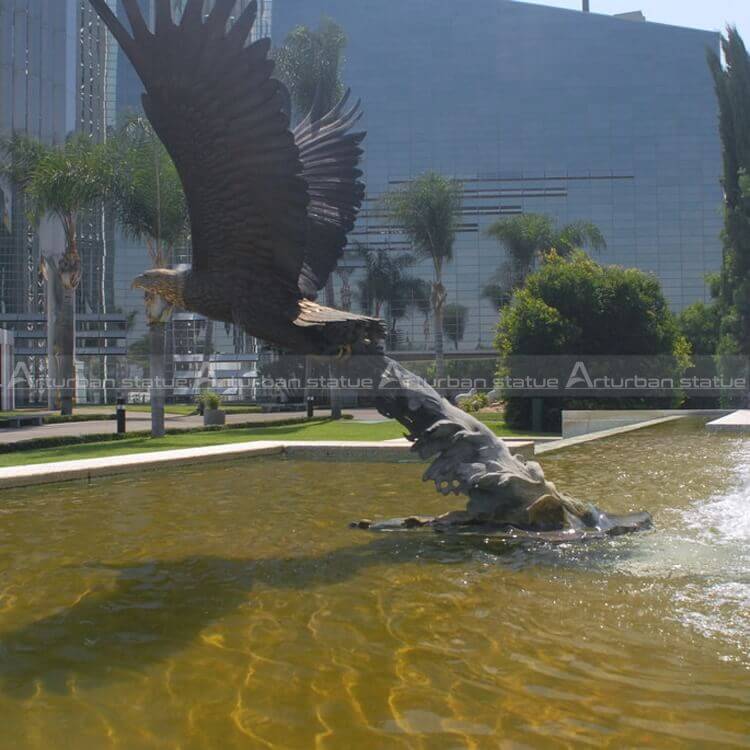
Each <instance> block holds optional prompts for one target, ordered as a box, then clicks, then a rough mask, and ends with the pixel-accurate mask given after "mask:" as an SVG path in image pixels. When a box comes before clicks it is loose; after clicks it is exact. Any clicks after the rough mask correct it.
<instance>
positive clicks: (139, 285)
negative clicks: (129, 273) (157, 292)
mask: <svg viewBox="0 0 750 750" xmlns="http://www.w3.org/2000/svg"><path fill="white" fill-rule="evenodd" d="M130 288H131V289H145V288H146V278H145V276H136V277H135V278H134V279H133V283H132V284H131V285H130Z"/></svg>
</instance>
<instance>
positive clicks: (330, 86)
mask: <svg viewBox="0 0 750 750" xmlns="http://www.w3.org/2000/svg"><path fill="white" fill-rule="evenodd" d="M346 44H347V40H346V33H345V32H344V30H343V29H342V28H341V26H339V25H338V24H337V23H336V22H335V21H333V20H332V19H330V18H324V19H323V20H322V21H321V23H320V27H319V28H318V30H317V31H313V30H312V29H309V28H307V27H306V26H298V27H297V28H295V29H293V30H292V31H291V32H290V34H289V35H288V36H287V38H286V39H285V40H284V43H283V45H282V46H281V47H279V48H278V49H277V50H276V51H275V53H274V58H275V61H276V76H277V77H278V79H279V80H280V81H281V82H282V83H284V84H285V85H286V87H287V88H288V89H289V93H290V94H291V97H292V104H293V107H294V115H295V119H296V120H299V119H301V118H302V117H305V116H306V115H307V113H308V112H310V111H311V110H312V108H313V105H315V107H316V112H315V113H314V114H315V115H317V116H321V115H323V114H325V113H326V112H329V111H330V110H332V109H333V107H334V106H335V105H336V104H337V103H338V101H339V100H340V99H341V97H342V96H343V94H344V84H343V82H342V80H341V67H342V64H343V61H344V50H345V49H346Z"/></svg>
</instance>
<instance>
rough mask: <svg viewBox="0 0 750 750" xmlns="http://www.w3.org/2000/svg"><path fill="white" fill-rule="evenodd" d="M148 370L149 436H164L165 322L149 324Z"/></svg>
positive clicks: (157, 321)
mask: <svg viewBox="0 0 750 750" xmlns="http://www.w3.org/2000/svg"><path fill="white" fill-rule="evenodd" d="M148 332H149V339H150V354H149V372H150V375H151V437H164V435H165V434H166V424H165V402H166V398H165V395H166V394H165V385H166V360H165V350H166V346H165V343H166V324H165V323H163V322H161V321H160V320H155V321H153V322H151V323H150V324H149V328H148Z"/></svg>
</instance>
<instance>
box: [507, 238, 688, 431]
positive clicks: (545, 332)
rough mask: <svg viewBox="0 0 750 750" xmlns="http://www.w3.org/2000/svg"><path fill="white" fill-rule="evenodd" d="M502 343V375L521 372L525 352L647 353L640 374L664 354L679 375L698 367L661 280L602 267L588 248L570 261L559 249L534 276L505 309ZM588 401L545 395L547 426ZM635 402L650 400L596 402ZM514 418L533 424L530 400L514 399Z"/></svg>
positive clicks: (521, 424)
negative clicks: (517, 368) (518, 359)
mask: <svg viewBox="0 0 750 750" xmlns="http://www.w3.org/2000/svg"><path fill="white" fill-rule="evenodd" d="M496 346H497V348H498V350H499V352H500V355H501V357H502V358H503V363H502V365H501V374H503V375H511V376H513V375H514V374H516V375H518V373H514V372H513V363H512V360H510V359H509V358H511V357H514V356H519V355H539V356H542V355H546V356H549V355H591V356H596V355H599V356H601V355H605V356H607V357H610V356H614V355H621V356H639V357H643V358H644V360H643V363H642V365H643V368H644V369H643V370H642V371H641V372H639V375H645V374H646V373H647V372H648V368H649V366H650V365H651V362H652V361H656V360H657V358H658V361H656V364H657V365H662V364H663V363H664V358H665V357H666V359H667V361H668V362H670V363H671V366H672V368H673V373H672V374H677V373H682V372H684V370H685V368H687V367H688V365H689V364H690V362H689V353H690V347H689V344H688V342H687V341H686V340H685V338H684V337H683V336H682V335H681V333H680V330H679V327H678V324H677V320H676V319H675V316H674V315H673V314H672V313H671V312H670V310H669V307H668V306H667V302H666V300H665V298H664V294H663V293H662V290H661V287H660V286H659V282H658V280H657V279H656V278H655V277H654V276H651V275H649V274H646V273H644V272H643V271H640V270H638V269H634V268H627V269H626V268H620V267H616V266H602V265H599V264H598V263H596V262H594V261H593V260H592V259H591V258H589V257H588V256H587V255H586V254H585V253H584V252H583V251H576V252H574V253H572V254H571V255H570V256H569V257H568V258H563V257H561V256H559V255H557V253H551V254H550V255H548V256H547V259H546V262H545V263H544V264H543V265H542V266H541V267H540V268H539V270H537V271H536V272H534V273H532V274H531V275H529V276H528V278H527V280H526V284H525V286H524V287H523V288H521V289H519V290H518V291H516V293H515V294H514V296H513V300H512V302H511V304H510V305H509V306H508V307H506V308H505V310H503V312H502V314H501V317H500V325H499V329H498V336H497V340H496ZM639 367H640V365H639ZM655 376H656V373H655ZM670 401H671V399H670ZM650 403H651V404H653V402H650ZM580 404H581V402H580V401H578V402H577V401H573V400H568V399H566V400H563V399H545V422H546V424H545V427H546V428H548V429H557V428H559V423H560V412H561V410H562V409H563V408H571V407H573V406H575V405H579V408H580ZM630 404H633V405H639V406H640V405H642V404H641V400H638V399H633V400H629V401H624V400H622V399H615V400H612V401H610V402H609V404H608V403H607V402H606V401H598V402H596V405H597V407H598V408H606V406H607V405H611V406H616V407H620V408H622V407H623V406H626V405H630ZM506 416H507V419H508V421H509V423H511V424H513V425H514V426H517V427H522V428H528V427H529V426H530V420H531V404H530V399H524V398H513V397H511V398H509V399H508V403H507V414H506Z"/></svg>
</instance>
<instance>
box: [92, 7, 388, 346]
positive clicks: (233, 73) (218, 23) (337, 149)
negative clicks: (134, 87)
mask: <svg viewBox="0 0 750 750" xmlns="http://www.w3.org/2000/svg"><path fill="white" fill-rule="evenodd" d="M91 3H92V5H93V7H94V8H95V9H96V11H97V13H98V14H99V15H100V17H101V18H102V20H103V21H104V23H105V24H106V25H107V27H108V28H109V30H110V31H111V32H112V34H113V36H114V37H115V39H116V40H117V41H118V42H119V44H120V46H121V47H122V49H123V51H124V52H125V54H126V55H127V57H128V59H129V60H130V62H131V63H132V65H133V67H134V68H135V70H136V72H137V74H138V76H139V77H140V79H141V81H142V82H143V85H144V87H145V89H146V93H145V94H144V95H143V108H144V111H145V112H146V115H147V116H148V118H149V120H150V121H151V124H152V125H153V127H154V130H155V131H156V133H157V135H158V136H159V138H160V139H161V140H162V141H163V143H164V144H165V146H166V148H167V150H168V151H169V154H170V156H171V157H172V159H173V161H174V163H175V166H176V168H177V171H178V173H179V175H180V178H181V181H182V183H183V186H184V189H185V195H186V199H187V205H188V210H189V214H190V223H191V230H192V246H193V264H192V268H191V270H189V271H172V270H168V269H155V270H151V271H147V272H146V273H144V274H143V275H141V276H139V277H138V278H137V279H136V280H135V282H134V286H136V287H141V288H143V289H145V290H147V291H150V292H152V293H156V294H158V295H159V296H160V297H162V298H163V299H165V300H166V301H167V302H169V303H171V304H173V305H175V306H176V307H180V308H182V309H185V310H189V311H191V312H195V313H198V314H200V315H203V316H205V317H207V318H209V319H211V320H217V321H223V322H226V323H234V324H236V325H238V326H240V327H241V328H243V329H244V330H245V331H247V333H249V334H250V335H252V336H254V337H256V338H259V339H262V340H264V341H267V342H269V343H271V344H274V345H276V346H278V347H281V348H283V349H286V350H291V351H294V352H296V353H300V354H319V355H332V354H342V353H343V352H345V351H346V352H349V353H370V352H375V351H376V350H377V349H378V347H379V345H380V341H381V340H382V338H383V335H384V332H383V324H382V323H381V322H380V321H379V320H376V319H374V318H369V317H366V316H362V315H356V314H353V313H348V312H344V311H341V310H334V309H331V308H327V307H324V306H322V305H320V304H318V303H317V302H315V299H316V297H317V294H318V292H319V290H321V289H323V288H324V286H325V285H326V282H327V280H328V277H329V275H330V274H331V273H332V272H333V270H334V268H335V267H336V264H337V263H338V261H339V259H340V257H341V255H342V254H343V252H344V248H345V246H346V241H347V235H348V233H349V232H350V231H351V230H352V228H353V227H354V222H355V220H356V218H357V214H358V211H359V209H360V206H361V204H362V200H363V197H364V185H363V184H362V182H361V181H360V179H359V178H360V177H361V176H362V173H361V172H360V171H359V169H358V164H359V160H360V157H361V154H362V150H361V148H360V143H361V142H362V140H363V138H364V137H365V134H364V133H361V132H352V128H353V126H354V125H355V124H356V123H357V121H358V120H359V119H360V117H361V108H360V104H359V102H357V103H356V104H354V106H351V107H349V106H347V103H348V95H347V96H345V97H344V99H343V100H342V101H341V103H340V104H339V105H338V106H336V107H335V108H334V109H333V110H332V111H331V112H329V113H328V114H326V115H324V116H323V117H320V118H318V117H314V116H313V115H312V114H311V115H310V116H309V117H307V118H306V119H305V120H303V121H302V122H301V123H300V124H299V125H298V126H297V127H296V128H295V129H294V130H292V129H290V110H291V107H290V97H289V94H288V92H287V90H286V88H285V86H284V85H283V84H282V83H281V82H280V81H278V80H276V79H274V78H273V77H272V74H273V71H274V63H273V60H272V59H270V58H269V50H270V40H269V39H261V40H259V41H256V42H254V43H252V44H248V43H247V42H248V39H249V37H250V34H251V31H252V28H253V25H254V23H255V20H256V16H257V11H258V5H257V0H254V2H252V3H250V4H249V5H248V6H247V8H246V9H245V10H244V11H243V12H242V13H241V14H240V15H239V17H238V18H237V19H236V20H235V21H234V23H233V24H231V25H230V15H231V13H232V10H233V8H234V6H235V4H236V0H216V3H215V5H214V7H213V10H212V11H211V13H210V14H209V15H208V16H207V17H206V18H205V19H204V17H203V4H204V3H203V0H187V3H186V5H185V8H184V11H183V14H182V17H181V19H180V21H179V23H175V21H174V19H173V16H172V10H171V3H170V2H169V0H157V2H156V8H155V10H156V13H155V27H154V30H153V32H152V31H151V30H150V29H149V28H148V26H147V24H146V22H145V20H144V18H143V15H142V14H141V11H140V8H139V5H138V2H137V0H123V5H124V8H125V12H126V13H127V17H128V20H129V22H130V27H131V32H132V33H129V32H128V31H127V30H126V28H125V27H124V26H123V25H122V24H121V23H120V21H119V20H118V19H117V18H116V16H115V15H114V13H113V12H112V11H111V10H110V8H109V6H108V5H107V3H106V0H91ZM314 109H315V108H314Z"/></svg>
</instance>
